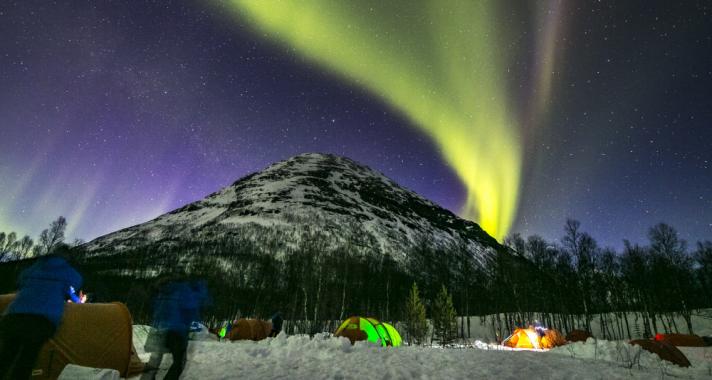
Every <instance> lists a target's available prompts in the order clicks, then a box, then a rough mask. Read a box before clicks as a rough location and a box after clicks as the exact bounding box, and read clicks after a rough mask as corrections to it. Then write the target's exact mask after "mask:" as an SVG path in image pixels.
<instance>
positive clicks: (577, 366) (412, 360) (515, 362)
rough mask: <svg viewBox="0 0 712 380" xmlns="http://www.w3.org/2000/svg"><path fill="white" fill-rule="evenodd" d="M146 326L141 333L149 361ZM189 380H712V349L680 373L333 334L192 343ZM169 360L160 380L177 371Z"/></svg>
mask: <svg viewBox="0 0 712 380" xmlns="http://www.w3.org/2000/svg"><path fill="white" fill-rule="evenodd" d="M145 339H146V328H145V326H135V328H134V344H135V346H136V348H137V350H138V353H139V356H140V357H141V359H142V360H144V361H147V360H148V356H149V355H148V354H146V353H144V352H143V343H144V342H145ZM188 352H189V353H188V363H187V366H186V369H185V371H184V373H183V378H185V379H469V378H497V379H522V378H542V379H616V378H633V379H650V378H667V377H674V378H694V379H697V378H699V379H703V378H712V348H710V347H707V348H683V352H684V353H685V354H686V355H687V357H688V359H689V360H690V362H691V363H692V367H690V368H680V367H677V366H674V365H672V364H669V363H667V362H663V361H660V360H659V359H658V358H657V356H656V355H653V354H650V353H648V352H646V351H640V349H639V348H638V347H633V346H629V345H627V344H626V343H625V342H609V341H602V340H598V341H595V340H593V339H591V340H589V341H588V342H585V343H575V344H571V345H567V346H564V347H559V348H556V349H553V350H550V351H517V350H511V349H503V348H502V347H500V346H496V345H492V344H487V343H483V342H480V341H477V342H475V344H470V345H460V346H455V347H452V348H446V349H442V348H437V347H408V346H403V347H388V348H382V347H378V346H375V345H372V344H369V343H366V342H358V343H357V344H356V345H353V346H352V345H351V344H350V343H349V341H348V340H347V339H345V338H334V337H331V336H330V335H329V334H317V335H316V336H314V337H313V338H310V337H309V336H308V335H294V336H286V335H283V334H282V335H280V336H278V337H276V338H268V339H266V340H263V341H260V342H251V341H241V342H218V341H215V340H214V339H212V338H211V337H210V336H204V337H203V338H202V339H199V340H194V341H191V342H190V345H189V350H188ZM170 363H171V359H170V355H166V356H165V358H164V361H163V363H162V365H161V371H159V373H158V378H159V379H161V378H162V377H163V376H164V375H165V373H166V371H167V369H168V367H169V366H170Z"/></svg>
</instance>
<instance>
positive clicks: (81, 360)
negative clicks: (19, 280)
mask: <svg viewBox="0 0 712 380" xmlns="http://www.w3.org/2000/svg"><path fill="white" fill-rule="evenodd" d="M14 298H15V295H14V294H4V295H0V314H2V312H3V311H4V310H5V308H7V306H8V305H9V304H10V303H11V302H12V301H13V300H14ZM67 364H76V365H80V366H84V367H91V368H110V369H115V370H117V371H119V373H120V375H121V376H123V377H130V376H132V375H135V374H137V373H140V372H141V371H143V363H141V361H140V359H139V358H138V356H137V355H136V351H135V350H134V347H133V334H132V319H131V314H130V313H129V310H128V309H127V308H126V306H125V305H124V304H122V303H118V302H115V303H90V304H75V303H67V304H66V305H65V306H64V316H63V317H62V323H61V324H60V325H59V327H58V328H57V332H56V333H55V335H54V336H53V337H52V338H51V339H50V340H49V341H48V342H47V343H45V344H44V346H43V347H42V349H41V350H40V352H39V355H38V357H37V361H36V362H35V365H34V366H33V368H32V370H33V375H32V378H33V379H56V378H57V377H58V376H59V374H60V373H61V372H62V370H63V369H64V367H65V366H66V365H67Z"/></svg>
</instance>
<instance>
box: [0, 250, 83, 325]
mask: <svg viewBox="0 0 712 380" xmlns="http://www.w3.org/2000/svg"><path fill="white" fill-rule="evenodd" d="M81 285H82V276H81V275H80V274H79V273H78V272H77V271H76V270H74V268H72V267H71V266H70V265H69V263H67V261H66V260H64V259H63V258H61V257H47V258H41V259H40V260H39V261H38V262H36V263H35V264H34V265H32V266H31V267H29V268H27V269H25V270H24V271H23V272H22V273H21V274H20V279H19V281H18V292H17V296H16V297H15V300H14V301H13V302H12V303H11V304H10V306H8V308H7V310H6V311H5V312H6V314H36V315H41V316H43V317H45V318H47V319H48V320H49V321H51V322H52V323H53V324H54V326H55V327H57V326H59V322H60V321H61V319H62V314H63V313H64V304H65V303H66V300H67V298H72V300H74V302H76V301H78V299H77V297H76V294H74V289H79V288H80V287H81Z"/></svg>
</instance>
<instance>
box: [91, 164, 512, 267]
mask: <svg viewBox="0 0 712 380" xmlns="http://www.w3.org/2000/svg"><path fill="white" fill-rule="evenodd" d="M344 225H351V226H356V228H357V229H361V230H362V232H363V233H364V234H367V235H370V240H371V244H373V241H375V242H376V244H377V245H378V249H379V250H381V251H382V252H391V254H392V255H393V256H394V257H395V258H396V259H397V260H400V261H402V260H405V259H406V258H405V257H404V255H405V253H404V252H405V250H406V248H408V247H413V246H415V245H417V244H420V243H422V242H423V241H428V242H430V243H432V244H433V245H435V246H442V247H445V246H448V245H452V244H456V245H460V246H465V247H467V250H468V251H470V252H471V253H472V254H473V255H474V256H476V257H477V256H482V257H484V256H489V255H490V254H492V252H493V251H498V250H499V249H501V245H500V244H499V243H498V242H497V241H496V240H495V239H494V238H492V237H491V236H489V235H488V234H487V233H486V232H485V231H483V230H482V229H481V228H480V226H479V225H477V224H476V223H474V222H472V221H468V220H465V219H462V218H459V217H458V216H456V215H455V214H453V213H452V212H450V211H449V210H446V209H444V208H442V207H440V206H438V205H437V204H435V203H434V202H432V201H430V200H427V199H425V198H424V197H422V196H420V195H418V194H417V193H415V192H413V191H412V190H409V189H406V188H404V187H402V186H400V185H398V184H397V183H396V182H395V181H393V180H392V179H390V178H388V177H387V176H385V175H384V174H382V173H380V172H378V171H376V170H373V169H371V168H369V167H367V166H365V165H362V164H360V163H357V162H356V161H354V160H351V159H350V158H346V157H342V156H337V155H333V154H323V153H303V154H300V155H297V156H294V157H291V158H289V159H286V160H283V161H279V162H277V163H274V164H272V165H270V166H268V167H267V168H265V169H264V170H261V171H258V172H255V173H251V174H249V175H246V176H244V177H242V178H240V179H238V180H237V181H235V182H233V183H232V184H231V185H229V186H226V187H224V188H222V189H220V190H218V191H216V192H214V193H212V194H210V195H208V196H206V197H205V198H203V199H201V200H198V201H195V202H191V203H189V204H186V205H184V206H182V207H179V208H177V209H175V210H172V211H170V212H168V213H166V214H163V215H160V216H158V217H157V218H154V219H152V220H149V221H147V222H145V223H140V224H137V225H134V226H131V227H128V228H124V229H121V230H118V231H116V232H113V233H109V234H106V235H103V236H100V237H98V238H96V239H94V240H92V241H90V242H88V243H86V244H85V245H84V246H83V247H84V248H85V250H86V252H87V254H88V255H90V256H93V255H101V254H106V253H120V252H121V251H122V250H125V249H130V248H135V247H139V246H142V245H149V244H156V243H158V244H165V245H168V246H170V245H180V244H181V241H184V240H185V239H187V238H188V237H190V238H193V239H209V238H211V236H212V237H215V236H220V235H221V234H230V233H231V230H233V231H242V233H244V232H245V229H247V228H248V227H249V226H261V227H266V228H268V229H279V230H283V231H284V232H285V233H287V234H288V233H289V230H290V229H300V228H306V227H307V226H315V227H322V228H324V229H329V228H331V229H335V232H334V234H333V235H334V236H333V237H334V238H335V239H337V240H338V239H340V238H341V237H340V236H339V229H340V226H344ZM292 235H294V234H292ZM283 238H284V239H285V241H286V243H287V244H289V243H290V238H289V236H288V235H283ZM292 240H293V239H292ZM367 240H369V238H368V237H367ZM275 254H277V255H280V254H281V252H275Z"/></svg>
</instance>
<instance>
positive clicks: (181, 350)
mask: <svg viewBox="0 0 712 380" xmlns="http://www.w3.org/2000/svg"><path fill="white" fill-rule="evenodd" d="M201 284H202V285H201ZM204 285H205V284H204V283H192V284H191V283H189V282H187V281H168V282H167V283H166V284H165V285H164V286H162V287H161V288H160V290H159V293H158V296H157V297H156V300H155V304H154V313H153V325H154V328H155V332H154V333H153V334H152V336H149V339H148V340H149V341H153V342H152V343H151V344H150V347H149V343H147V347H146V351H147V352H152V354H151V359H150V360H149V363H148V369H150V370H153V371H151V372H147V373H145V374H144V376H142V377H141V379H142V380H145V379H153V378H155V375H156V371H157V370H158V368H159V367H160V364H161V360H162V358H163V353H164V352H170V353H171V355H172V356H173V364H172V365H171V367H170V368H169V369H168V373H167V374H166V376H165V377H164V379H167V380H171V379H178V378H179V377H180V375H181V373H183V369H184V368H185V362H186V351H187V349H188V332H189V330H190V325H191V323H192V322H193V321H196V320H200V310H201V309H202V307H203V306H205V304H206V302H207V301H208V294H207V287H205V286H204Z"/></svg>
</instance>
